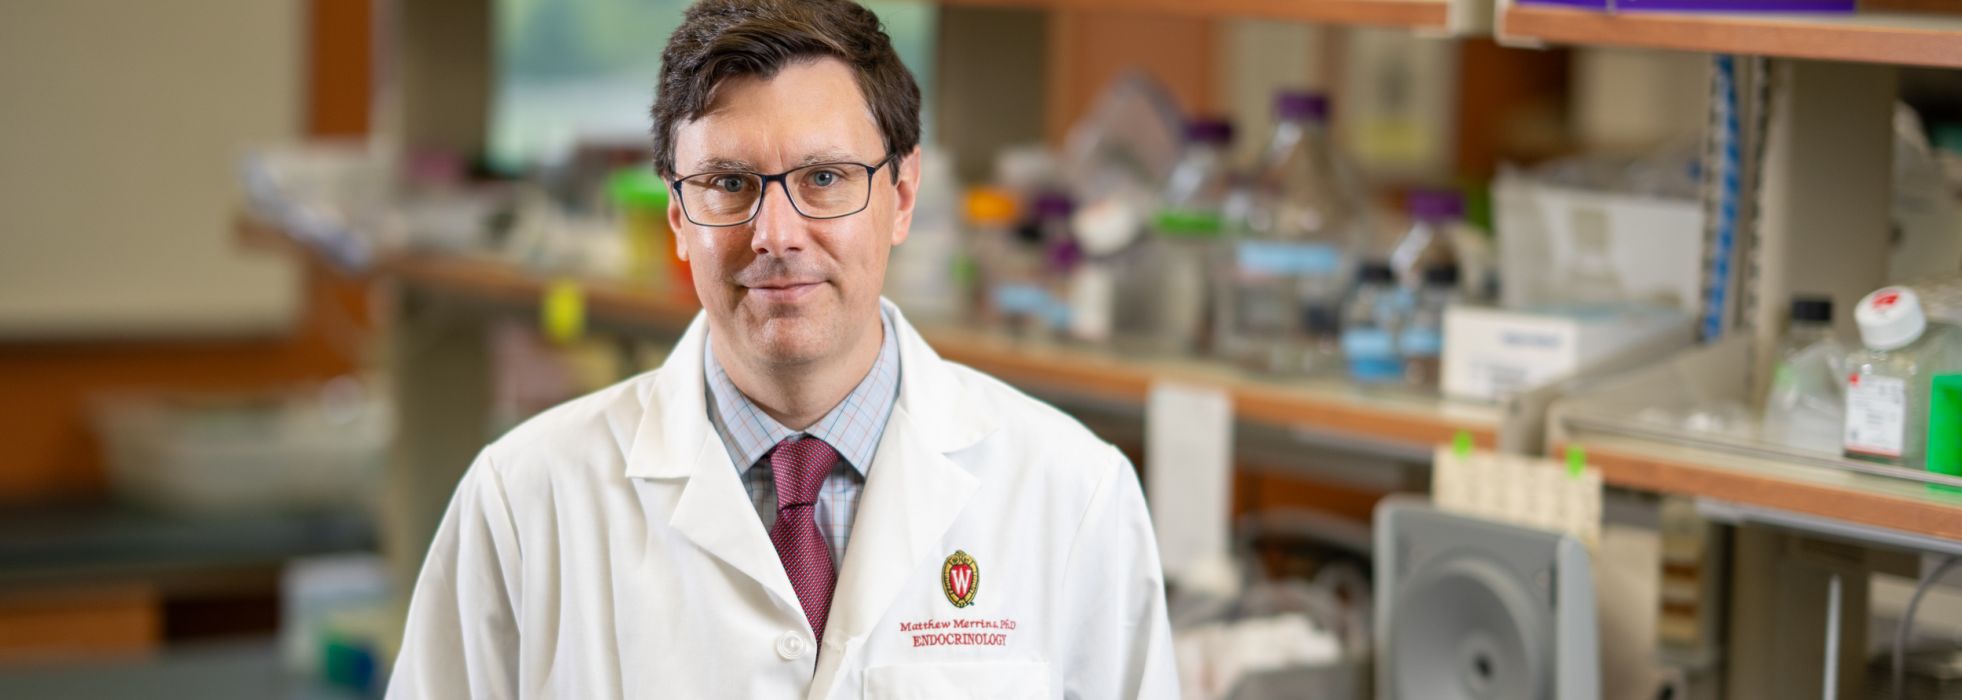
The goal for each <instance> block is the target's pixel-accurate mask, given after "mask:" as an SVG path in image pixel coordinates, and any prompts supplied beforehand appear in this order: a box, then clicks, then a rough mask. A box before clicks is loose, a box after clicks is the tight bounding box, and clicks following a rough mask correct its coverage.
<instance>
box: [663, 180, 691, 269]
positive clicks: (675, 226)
mask: <svg viewBox="0 0 1962 700" xmlns="http://www.w3.org/2000/svg"><path fill="white" fill-rule="evenodd" d="M668 193H669V194H670V195H672V196H671V197H670V198H669V199H668V231H670V232H672V233H673V234H674V255H675V257H677V258H681V259H682V260H687V259H688V236H687V234H686V232H685V231H684V230H683V229H682V224H686V223H688V215H687V214H684V213H682V211H681V199H680V195H679V194H678V193H676V192H675V191H674V190H668Z"/></svg>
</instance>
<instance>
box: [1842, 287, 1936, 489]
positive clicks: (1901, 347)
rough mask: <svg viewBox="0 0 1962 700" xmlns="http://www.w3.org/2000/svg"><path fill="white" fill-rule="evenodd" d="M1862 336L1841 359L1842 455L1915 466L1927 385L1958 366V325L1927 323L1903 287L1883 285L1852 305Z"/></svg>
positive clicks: (1921, 445)
mask: <svg viewBox="0 0 1962 700" xmlns="http://www.w3.org/2000/svg"><path fill="white" fill-rule="evenodd" d="M1853 318H1854V321H1855V322H1857V323H1858V324H1859V327H1860V343H1861V345H1862V346H1863V347H1860V348H1856V349H1854V350H1853V352H1851V353H1849V354H1848V355H1847V358H1846V365H1845V367H1846V372H1847V377H1846V387H1845V388H1846V431H1845V439H1844V440H1843V442H1842V444H1843V446H1844V448H1845V454H1846V457H1847V458H1849V459H1857V460H1861V461H1866V462H1878V463H1880V464H1889V465H1894V466H1900V467H1907V468H1909V469H1920V468H1921V465H1922V459H1923V457H1924V454H1925V451H1926V444H1927V440H1926V437H1927V436H1926V434H1925V433H1926V432H1927V429H1928V396H1929V387H1930V383H1931V382H1932V380H1933V378H1934V376H1935V375H1937V374H1942V373H1946V372H1950V371H1953V370H1954V368H1955V366H1956V359H1955V356H1956V349H1957V347H1958V346H1957V342H1956V331H1955V329H1954V328H1951V327H1949V326H1945V325H1941V324H1931V323H1929V322H1928V317H1927V314H1926V313H1924V312H1923V311H1922V309H1921V300H1920V298H1919V297H1917V296H1915V293H1914V290H1911V289H1908V288H1906V287H1883V288H1881V289H1878V290H1875V291H1874V292H1873V293H1872V294H1868V295H1867V296H1866V298H1864V299H1861V300H1860V304H1859V306H1857V307H1855V308H1854V311H1853Z"/></svg>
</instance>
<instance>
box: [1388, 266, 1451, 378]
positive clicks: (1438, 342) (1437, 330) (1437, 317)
mask: <svg viewBox="0 0 1962 700" xmlns="http://www.w3.org/2000/svg"><path fill="white" fill-rule="evenodd" d="M1422 277H1423V282H1422V283H1421V286H1420V287H1418V290H1417V297H1416V303H1415V304H1414V305H1413V307H1412V308H1411V310H1410V316H1409V318H1408V319H1407V320H1406V321H1405V322H1404V324H1403V329H1402V331H1400V332H1399V333H1398V334H1397V350H1398V352H1399V353H1400V354H1402V355H1403V375H1404V379H1405V380H1407V381H1409V382H1410V383H1411V384H1414V385H1417V386H1421V387H1435V386H1437V382H1438V377H1439V374H1440V373H1441V370H1442V364H1443V357H1444V310H1445V309H1446V308H1449V307H1450V306H1451V304H1452V303H1454V302H1456V301H1457V300H1458V268H1457V267H1456V266H1452V265H1441V266H1437V267H1432V268H1429V269H1426V270H1424V273H1423V275H1422Z"/></svg>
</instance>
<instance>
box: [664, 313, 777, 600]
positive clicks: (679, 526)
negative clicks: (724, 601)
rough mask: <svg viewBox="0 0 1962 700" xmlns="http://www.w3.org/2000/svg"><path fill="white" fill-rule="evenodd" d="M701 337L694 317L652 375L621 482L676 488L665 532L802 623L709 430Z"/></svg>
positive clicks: (702, 326) (764, 535)
mask: <svg viewBox="0 0 1962 700" xmlns="http://www.w3.org/2000/svg"><path fill="white" fill-rule="evenodd" d="M707 335H708V324H707V321H706V320H705V319H704V317H703V316H701V315H697V316H696V317H695V321H694V323H692V324H690V325H689V326H688V331H687V333H685V334H683V335H682V337H681V340H680V341H679V342H677V343H676V344H675V348H674V351H673V352H672V353H670V354H669V356H668V360H667V362H665V363H663V364H662V366H661V369H660V371H659V372H658V373H657V374H656V375H655V378H654V382H653V384H654V386H653V389H652V390H651V391H652V395H651V396H649V397H648V400H647V401H646V402H645V403H644V405H645V406H646V412H645V414H644V415H643V416H642V418H641V424H640V426H639V429H638V432H637V433H636V434H635V437H634V443H633V447H632V448H631V449H630V450H629V451H628V454H627V476H628V477H629V478H633V479H644V480H649V481H651V482H667V483H668V484H669V485H670V487H671V488H680V489H681V493H680V495H679V496H677V497H676V502H675V506H674V513H673V515H672V516H670V517H669V519H668V526H669V527H671V528H674V530H675V532H678V533H680V534H681V535H682V536H684V537H687V538H688V540H689V541H691V542H694V543H695V545H696V546H698V547H701V548H702V550H703V551H705V552H707V553H708V554H710V555H711V556H714V557H715V558H717V559H720V560H722V561H723V562H724V563H726V564H728V565H729V566H730V567H731V568H734V569H735V570H737V571H739V572H741V573H742V574H743V575H745V576H748V577H749V578H751V579H753V580H755V581H756V583H757V584H758V585H761V586H762V587H763V588H764V590H767V591H769V593H770V595H771V597H773V598H775V599H776V602H777V604H778V605H779V606H782V607H783V608H784V609H786V610H790V611H796V612H797V614H796V615H795V617H796V618H797V619H799V620H802V619H803V613H802V612H801V611H802V608H801V607H800V606H799V605H798V603H797V591H796V589H794V588H791V586H790V577H789V576H788V575H787V574H785V573H784V570H783V563H782V562H781V561H780V560H779V559H778V558H777V550H776V547H775V546H773V545H771V544H770V535H769V533H768V532H765V531H764V530H763V522H762V520H760V519H758V518H757V517H756V515H755V513H756V508H755V506H754V505H753V504H752V503H751V502H750V499H749V494H748V492H747V491H745V490H744V489H743V485H742V480H741V477H740V476H739V475H738V474H737V473H736V467H735V465H734V464H731V463H730V462H729V453H728V451H727V450H725V449H723V447H722V444H721V442H720V441H721V438H720V437H719V436H718V435H716V432H715V428H714V427H713V426H711V425H710V424H709V420H708V403H707V401H708V399H707V398H706V396H705V393H704V392H706V391H707V388H706V386H705V384H704V379H703V376H702V359H703V357H702V354H703V352H704V346H705V343H704V340H705V339H706V338H707Z"/></svg>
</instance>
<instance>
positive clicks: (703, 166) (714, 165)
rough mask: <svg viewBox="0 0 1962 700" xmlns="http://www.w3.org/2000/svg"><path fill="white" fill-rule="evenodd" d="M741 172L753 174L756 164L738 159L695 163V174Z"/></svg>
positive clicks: (705, 159) (702, 160)
mask: <svg viewBox="0 0 1962 700" xmlns="http://www.w3.org/2000/svg"><path fill="white" fill-rule="evenodd" d="M732 170H742V171H748V172H754V171H755V170H756V164H755V163H751V162H749V161H746V160H742V159H740V158H714V157H710V158H703V159H701V160H698V161H695V172H729V171H732Z"/></svg>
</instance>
